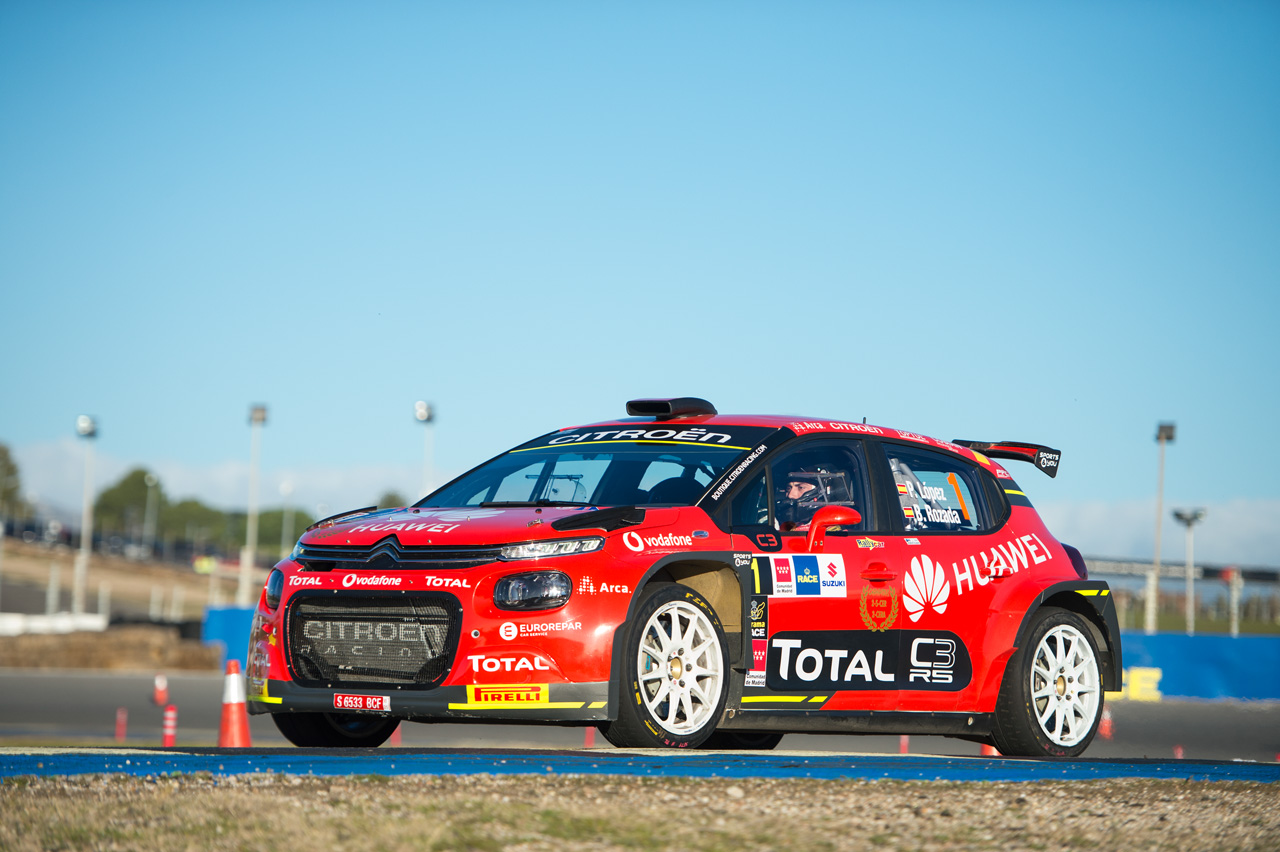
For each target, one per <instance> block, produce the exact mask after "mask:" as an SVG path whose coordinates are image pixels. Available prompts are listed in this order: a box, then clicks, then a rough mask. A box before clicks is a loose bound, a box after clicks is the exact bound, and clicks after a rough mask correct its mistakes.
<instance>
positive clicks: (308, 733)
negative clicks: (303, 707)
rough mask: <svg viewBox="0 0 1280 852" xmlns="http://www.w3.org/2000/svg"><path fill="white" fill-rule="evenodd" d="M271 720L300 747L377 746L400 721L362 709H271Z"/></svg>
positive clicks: (287, 737)
mask: <svg viewBox="0 0 1280 852" xmlns="http://www.w3.org/2000/svg"><path fill="white" fill-rule="evenodd" d="M271 721H273V722H275V723H276V727H277V728H279V729H280V733H282V734H284V735H285V738H286V739H287V740H289V742H291V743H293V744H294V745H296V746H299V747H300V748H377V747H378V746H380V745H382V744H383V743H384V742H386V741H387V738H388V737H390V736H391V734H392V732H394V731H395V729H396V725H399V724H400V720H399V719H388V718H386V717H385V716H366V715H364V714H361V713H272V714H271Z"/></svg>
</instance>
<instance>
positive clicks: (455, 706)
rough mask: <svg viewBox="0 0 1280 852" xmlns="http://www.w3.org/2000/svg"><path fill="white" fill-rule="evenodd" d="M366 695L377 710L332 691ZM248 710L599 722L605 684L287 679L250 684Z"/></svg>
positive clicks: (605, 710)
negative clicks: (353, 684) (375, 684)
mask: <svg viewBox="0 0 1280 852" xmlns="http://www.w3.org/2000/svg"><path fill="white" fill-rule="evenodd" d="M352 695H355V696H368V697H372V698H374V699H377V698H379V697H380V698H383V699H385V700H384V701H377V700H372V701H366V702H363V703H364V704H366V705H368V706H377V707H384V708H386V709H379V710H353V709H350V708H351V703H352V702H350V701H349V700H343V699H339V698H336V697H335V696H352ZM246 697H247V699H248V700H247V704H248V710H249V712H250V713H254V714H260V713H335V712H337V713H352V712H358V713H370V714H373V715H380V716H393V717H396V718H399V719H411V720H413V721H420V722H427V721H438V722H447V721H462V720H467V721H477V720H480V721H483V720H490V721H495V722H496V721H502V722H603V721H607V720H608V719H609V703H608V702H609V684H608V682H607V681H602V682H599V683H550V684H546V683H518V684H474V685H457V686H440V687H436V688H435V689H429V690H407V689H397V688H396V687H388V688H386V689H377V688H373V689H370V688H360V689H356V688H350V687H349V688H345V689H317V688H312V687H302V686H298V685H297V684H294V683H291V682H289V681H283V680H267V681H263V683H262V687H261V689H260V690H254V689H253V688H252V687H251V688H250V692H249V695H247V696H246Z"/></svg>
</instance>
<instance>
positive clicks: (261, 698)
mask: <svg viewBox="0 0 1280 852" xmlns="http://www.w3.org/2000/svg"><path fill="white" fill-rule="evenodd" d="M269 683H271V681H269V680H264V681H263V682H262V694H261V695H250V696H247V697H248V699H249V700H250V701H257V702H259V703H261V704H282V703H284V699H283V698H272V697H271V696H270V695H267V684H269Z"/></svg>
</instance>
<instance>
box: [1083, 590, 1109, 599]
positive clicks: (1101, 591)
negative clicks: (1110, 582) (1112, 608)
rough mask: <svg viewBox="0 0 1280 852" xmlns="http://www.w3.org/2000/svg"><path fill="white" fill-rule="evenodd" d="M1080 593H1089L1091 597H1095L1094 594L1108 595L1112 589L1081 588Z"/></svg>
mask: <svg viewBox="0 0 1280 852" xmlns="http://www.w3.org/2000/svg"><path fill="white" fill-rule="evenodd" d="M1079 594H1082V595H1088V596H1089V597H1093V596H1094V595H1098V596H1099V597H1106V596H1107V595H1109V594H1111V590H1110V589H1080V590H1079Z"/></svg>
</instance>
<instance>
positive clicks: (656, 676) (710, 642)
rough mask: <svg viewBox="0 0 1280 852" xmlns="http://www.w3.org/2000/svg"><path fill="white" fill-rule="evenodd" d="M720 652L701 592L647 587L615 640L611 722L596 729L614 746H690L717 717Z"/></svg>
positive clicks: (723, 664) (724, 674) (723, 683)
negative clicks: (617, 685) (618, 658)
mask: <svg viewBox="0 0 1280 852" xmlns="http://www.w3.org/2000/svg"><path fill="white" fill-rule="evenodd" d="M673 634H683V635H679V636H674V635H673ZM686 640H692V641H694V642H697V643H698V644H697V645H695V646H693V647H686V644H687V643H686ZM726 648H727V644H726V642H725V638H724V628H723V627H721V626H720V618H719V616H717V615H716V611H715V609H713V608H712V606H711V604H709V603H707V602H706V601H705V600H703V598H702V596H701V595H699V594H698V593H697V592H695V591H694V590H693V589H690V588H689V587H688V586H681V585H677V584H675V583H662V584H659V585H651V586H649V587H648V588H647V589H646V590H645V592H644V597H643V598H642V600H641V603H640V606H639V608H638V609H637V610H636V615H635V619H634V620H633V621H632V622H631V624H630V625H629V627H628V632H627V637H626V641H625V642H624V643H623V650H622V653H623V654H624V655H625V656H624V657H623V661H622V677H623V680H622V684H621V686H622V689H621V694H622V702H621V706H619V708H618V718H617V719H616V720H614V721H612V722H607V723H605V724H603V725H601V726H600V732H601V733H602V734H604V737H605V739H607V740H608V741H609V742H611V743H613V744H614V745H615V746H618V747H619V748H696V747H697V746H699V745H700V744H701V743H702V742H703V741H704V740H706V739H707V737H709V736H711V734H712V733H713V732H714V731H715V729H716V725H717V724H718V723H719V721H720V716H721V714H722V713H724V703H725V699H726V698H727V697H728V693H729V689H728V684H729V656H728V653H727V652H726ZM677 669H679V671H678V672H677V671H676V670H677ZM671 696H674V697H675V701H674V703H673V701H672V699H671ZM655 711H656V712H655Z"/></svg>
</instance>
